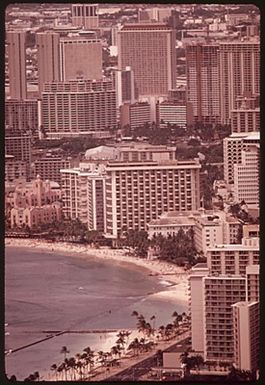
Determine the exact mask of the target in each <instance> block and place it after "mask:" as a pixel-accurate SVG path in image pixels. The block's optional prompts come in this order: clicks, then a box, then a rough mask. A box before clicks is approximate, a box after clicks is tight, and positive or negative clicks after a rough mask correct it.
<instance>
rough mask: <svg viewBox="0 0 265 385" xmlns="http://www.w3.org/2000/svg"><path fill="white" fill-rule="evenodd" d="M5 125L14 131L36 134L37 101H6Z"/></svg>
mask: <svg viewBox="0 0 265 385" xmlns="http://www.w3.org/2000/svg"><path fill="white" fill-rule="evenodd" d="M5 125H6V126H7V127H10V128H13V129H14V130H31V131H32V133H34V131H36V133H37V132H38V126H39V125H38V101H37V100H35V99H25V100H21V99H6V100H5Z"/></svg>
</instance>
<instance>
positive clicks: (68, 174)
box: [61, 164, 106, 232]
mask: <svg viewBox="0 0 265 385" xmlns="http://www.w3.org/2000/svg"><path fill="white" fill-rule="evenodd" d="M98 171H100V170H98V169H97V168H96V167H92V168H89V167H86V165H82V164H81V166H80V167H79V168H74V169H62V170H61V178H62V200H63V214H64V216H65V217H66V218H71V219H76V218H78V219H80V221H81V222H83V223H85V224H86V225H87V227H88V229H89V230H98V231H102V232H105V231H106V212H105V210H106V207H105V204H104V201H105V176H104V175H100V173H99V172H98Z"/></svg>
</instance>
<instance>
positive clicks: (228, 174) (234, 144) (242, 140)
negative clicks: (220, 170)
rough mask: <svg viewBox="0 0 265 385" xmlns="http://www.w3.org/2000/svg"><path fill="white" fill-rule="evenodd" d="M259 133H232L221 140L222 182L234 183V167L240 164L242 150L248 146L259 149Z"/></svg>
mask: <svg viewBox="0 0 265 385" xmlns="http://www.w3.org/2000/svg"><path fill="white" fill-rule="evenodd" d="M259 143H260V133H259V132H248V133H233V134H231V135H230V136H229V137H227V138H224V140H223V149H224V180H225V182H226V183H228V184H233V183H234V165H235V164H239V163H241V162H242V150H245V149H247V148H248V147H249V146H253V145H254V146H256V147H259Z"/></svg>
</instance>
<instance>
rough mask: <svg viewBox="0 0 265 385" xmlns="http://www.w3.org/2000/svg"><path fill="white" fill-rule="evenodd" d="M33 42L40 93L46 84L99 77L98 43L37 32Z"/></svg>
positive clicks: (99, 54) (99, 55) (81, 38)
mask: <svg viewBox="0 0 265 385" xmlns="http://www.w3.org/2000/svg"><path fill="white" fill-rule="evenodd" d="M36 40H37V52H38V74H39V92H40V93H41V92H42V91H43V87H44V83H47V82H53V81H68V80H74V79H77V78H83V79H89V80H94V79H101V78H102V44H101V41H100V40H98V39H89V38H86V37H81V36H73V37H60V35H59V33H54V32H49V31H48V32H42V33H37V38H36Z"/></svg>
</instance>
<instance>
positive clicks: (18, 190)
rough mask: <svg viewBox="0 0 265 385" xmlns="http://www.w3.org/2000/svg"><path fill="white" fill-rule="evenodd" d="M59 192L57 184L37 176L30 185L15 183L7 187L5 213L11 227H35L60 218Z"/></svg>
mask: <svg viewBox="0 0 265 385" xmlns="http://www.w3.org/2000/svg"><path fill="white" fill-rule="evenodd" d="M60 198H61V190H60V188H59V185H58V184H57V183H54V182H53V183H52V182H50V181H48V180H47V181H42V180H41V179H40V177H39V176H38V177H37V179H36V180H34V181H32V182H31V183H26V181H25V180H20V181H17V183H16V184H15V185H14V186H7V188H6V195H5V212H6V215H8V217H9V219H10V224H11V227H17V226H18V227H21V226H28V227H36V226H38V225H40V224H45V223H52V222H53V221H55V220H59V219H60V218H61V204H60V203H59V201H60Z"/></svg>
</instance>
